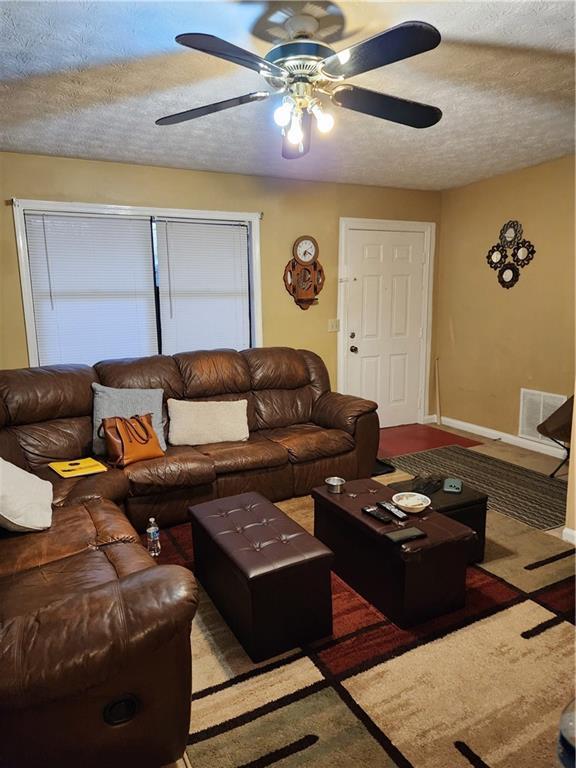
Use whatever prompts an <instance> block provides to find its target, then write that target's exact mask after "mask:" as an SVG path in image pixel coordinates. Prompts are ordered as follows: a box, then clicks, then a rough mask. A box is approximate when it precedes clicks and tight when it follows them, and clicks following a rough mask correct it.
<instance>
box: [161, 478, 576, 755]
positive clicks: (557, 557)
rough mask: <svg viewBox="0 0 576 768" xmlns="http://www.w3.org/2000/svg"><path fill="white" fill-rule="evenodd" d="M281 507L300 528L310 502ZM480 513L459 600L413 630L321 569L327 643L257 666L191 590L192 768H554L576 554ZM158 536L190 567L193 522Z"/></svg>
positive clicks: (569, 692)
mask: <svg viewBox="0 0 576 768" xmlns="http://www.w3.org/2000/svg"><path fill="white" fill-rule="evenodd" d="M383 481H384V482H388V478H383V479H382V480H381V482H383ZM278 506H280V507H281V508H282V509H283V510H284V511H285V512H286V513H287V514H289V515H290V516H291V517H293V518H294V519H295V520H296V521H297V522H299V523H300V524H301V525H303V526H304V527H305V528H307V529H308V530H311V528H312V521H313V506H312V500H311V499H310V498H309V497H304V498H299V499H290V500H289V501H286V502H281V503H280V504H279V505H278ZM488 520H489V526H488V544H487V552H488V555H487V561H486V562H485V563H483V564H482V566H481V567H477V566H475V567H471V568H469V569H468V577H467V583H468V593H467V601H466V606H465V607H464V608H463V609H461V610H459V611H455V612H454V613H451V614H448V615H446V616H443V617H440V618H438V619H435V620H432V621H428V622H426V623H424V624H421V625H419V626H417V627H414V628H412V629H410V630H403V629H400V628H399V627H397V626H395V625H394V624H393V623H392V622H390V621H389V620H388V619H387V618H386V616H384V615H383V614H381V613H380V612H379V611H377V610H376V609H375V608H374V607H373V606H372V605H370V604H369V603H367V602H366V601H365V600H363V599H362V598H361V597H360V596H359V595H358V594H356V593H355V592H354V591H353V590H352V589H350V587H349V586H348V585H347V584H346V583H345V582H343V581H342V580H341V579H339V578H337V577H336V576H333V610H334V634H333V636H332V637H331V638H327V639H325V640H322V641H319V642H317V643H315V644H313V645H311V646H309V647H306V648H298V649H295V650H294V651H291V652H289V653H287V654H284V655H283V656H281V657H278V658H276V659H272V660H270V661H268V662H264V663H262V664H259V665H256V664H254V663H253V662H252V661H251V660H250V659H249V657H248V656H247V655H246V653H245V652H244V650H243V649H242V647H241V646H240V644H239V643H238V641H237V640H236V638H235V636H234V635H233V633H232V632H231V631H230V629H229V628H228V627H227V626H226V624H225V622H224V621H223V619H222V618H221V616H220V614H219V613H218V611H217V610H216V608H215V607H214V605H213V604H212V602H211V601H210V599H209V598H208V597H207V595H206V594H205V593H202V595H201V602H200V608H199V611H198V614H197V617H196V619H195V620H194V624H193V632H192V652H193V667H192V669H193V697H192V703H191V727H190V738H189V746H188V749H187V755H188V758H189V760H190V763H191V765H193V766H194V768H266V766H278V768H279V767H280V766H282V768H300V767H304V768H306V767H308V768H350V766H353V765H366V766H371V768H372V767H374V768H471V766H473V767H475V768H518V766H528V765H529V766H530V768H550V766H552V765H553V764H554V752H555V739H556V732H557V727H558V720H559V717H560V713H561V711H562V709H563V708H564V706H565V705H566V703H567V702H568V700H569V699H571V698H572V696H573V695H574V692H573V679H574V658H573V642H574V627H573V622H574V616H573V610H574V578H573V567H574V557H573V555H574V550H573V548H572V547H570V545H568V544H566V542H563V541H560V540H559V539H556V538H554V537H552V536H549V535H548V534H545V533H542V532H540V531H537V530H534V529H533V528H529V527H528V526H526V525H524V524H522V523H520V522H518V521H517V520H513V519H511V518H509V517H506V516H504V515H500V514H498V513H497V512H489V514H488ZM510 526H512V528H511V527H510ZM161 540H162V546H163V549H162V555H161V560H160V561H161V562H173V563H180V564H183V565H187V566H188V567H191V565H192V560H193V549H192V541H191V535H190V526H189V525H182V526H178V527H175V528H172V529H170V530H168V531H162V533H161Z"/></svg>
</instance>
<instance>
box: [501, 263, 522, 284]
mask: <svg viewBox="0 0 576 768" xmlns="http://www.w3.org/2000/svg"><path fill="white" fill-rule="evenodd" d="M519 278H520V270H519V269H518V267H517V266H516V264H511V263H510V262H508V263H507V264H503V265H502V266H501V267H500V269H499V270H498V282H499V283H500V285H501V286H502V288H512V286H513V285H516V283H517V282H518V280H519Z"/></svg>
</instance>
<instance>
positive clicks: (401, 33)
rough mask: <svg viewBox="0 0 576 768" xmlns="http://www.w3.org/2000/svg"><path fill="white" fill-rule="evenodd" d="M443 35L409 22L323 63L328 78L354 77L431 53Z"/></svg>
mask: <svg viewBox="0 0 576 768" xmlns="http://www.w3.org/2000/svg"><path fill="white" fill-rule="evenodd" d="M440 40H441V38H440V32H438V30H437V29H436V27H433V26H432V25H431V24H427V23H426V22H425V21H406V22H404V24H398V26H396V27H392V28H391V29H387V30H386V32H382V33H380V34H379V35H375V36H374V37H370V38H368V40H364V41H363V42H361V43H357V44H356V45H352V46H350V48H345V49H344V50H343V51H340V52H339V53H335V54H334V55H333V56H328V57H327V58H326V59H324V61H323V62H322V71H323V72H324V74H326V75H328V77H354V75H360V74H362V73H363V72H369V71H370V70H371V69H376V68H377V67H383V66H384V65H385V64H392V63H393V62H394V61H401V60H402V59H408V58H409V57H410V56H416V55H417V54H418V53H424V52H425V51H430V50H432V49H433V48H436V46H437V45H438V44H439V43H440Z"/></svg>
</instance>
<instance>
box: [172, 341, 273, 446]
mask: <svg viewBox="0 0 576 768" xmlns="http://www.w3.org/2000/svg"><path fill="white" fill-rule="evenodd" d="M174 360H175V361H176V363H177V364H178V368H179V370H180V373H181V375H182V379H183V381H184V398H185V399H186V400H196V401H203V400H210V401H228V402H229V401H233V400H246V401H247V412H248V427H249V429H250V430H251V431H254V430H255V429H258V425H257V423H256V417H255V413H254V398H253V396H252V392H251V382H250V370H249V368H248V365H247V363H246V360H245V359H244V357H243V356H242V354H241V353H240V352H236V351H235V350H233V349H216V350H207V351H203V350H200V351H198V352H182V353H179V354H177V355H174Z"/></svg>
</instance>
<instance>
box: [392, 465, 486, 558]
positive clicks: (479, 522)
mask: <svg viewBox="0 0 576 768" xmlns="http://www.w3.org/2000/svg"><path fill="white" fill-rule="evenodd" d="M413 486H414V480H405V481H404V482H401V483H390V485H389V486H388V487H389V488H392V489H393V491H394V493H397V492H398V491H411V490H412V489H413ZM428 497H429V498H430V501H431V502H432V509H433V510H434V511H435V512H441V513H442V514H443V515H446V516H447V517H450V518H452V520H457V521H458V522H459V523H463V524H464V525H467V526H468V527H469V528H472V530H473V531H476V541H474V542H472V546H471V548H470V556H469V562H470V563H481V562H482V560H484V546H485V540H486V507H487V504H488V496H487V495H486V494H485V493H481V492H480V491H476V490H475V489H474V488H470V486H469V485H463V486H462V491H461V492H460V493H446V491H443V490H439V491H436V493H430V494H428Z"/></svg>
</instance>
